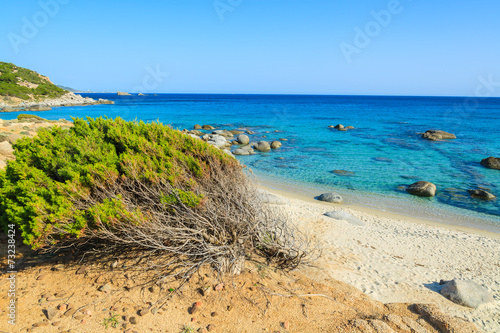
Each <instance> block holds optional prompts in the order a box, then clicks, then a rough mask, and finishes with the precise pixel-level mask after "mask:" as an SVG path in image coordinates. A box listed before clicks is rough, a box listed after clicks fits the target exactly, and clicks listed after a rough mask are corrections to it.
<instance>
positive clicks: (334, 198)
mask: <svg viewBox="0 0 500 333" xmlns="http://www.w3.org/2000/svg"><path fill="white" fill-rule="evenodd" d="M316 200H319V201H326V202H332V203H341V202H342V201H344V199H342V197H341V196H340V194H338V193H334V192H332V193H323V194H321V195H319V196H317V197H316Z"/></svg>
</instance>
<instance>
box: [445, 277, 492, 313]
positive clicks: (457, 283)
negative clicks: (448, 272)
mask: <svg viewBox="0 0 500 333" xmlns="http://www.w3.org/2000/svg"><path fill="white" fill-rule="evenodd" d="M441 295H443V296H444V297H446V298H448V299H449V300H450V301H452V302H453V303H457V304H460V305H463V306H468V307H470V308H477V307H478V306H480V305H481V304H484V303H489V302H493V296H492V295H491V293H490V292H489V291H488V289H486V288H485V287H483V286H481V285H479V284H477V283H475V282H473V281H468V280H452V281H449V282H448V283H446V284H445V285H444V287H443V288H442V289H441Z"/></svg>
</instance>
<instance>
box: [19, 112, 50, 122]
mask: <svg viewBox="0 0 500 333" xmlns="http://www.w3.org/2000/svg"><path fill="white" fill-rule="evenodd" d="M17 120H19V121H33V120H39V121H47V119H44V118H42V117H39V116H37V115H34V114H24V113H23V114H20V115H18V116H17Z"/></svg>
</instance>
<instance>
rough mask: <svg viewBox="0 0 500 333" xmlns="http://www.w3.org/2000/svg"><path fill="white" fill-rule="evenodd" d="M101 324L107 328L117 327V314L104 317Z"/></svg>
mask: <svg viewBox="0 0 500 333" xmlns="http://www.w3.org/2000/svg"><path fill="white" fill-rule="evenodd" d="M102 325H103V326H104V327H105V328H106V329H108V328H109V327H113V328H117V327H118V315H117V314H113V315H110V317H109V318H104V320H103V323H102Z"/></svg>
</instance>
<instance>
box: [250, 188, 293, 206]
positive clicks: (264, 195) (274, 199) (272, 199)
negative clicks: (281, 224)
mask: <svg viewBox="0 0 500 333" xmlns="http://www.w3.org/2000/svg"><path fill="white" fill-rule="evenodd" d="M257 196H258V197H259V198H260V199H261V200H262V202H263V203H267V204H272V205H286V204H287V203H288V201H287V200H286V199H282V198H280V197H279V196H277V195H275V194H272V193H270V192H268V191H266V190H261V189H257Z"/></svg>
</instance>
